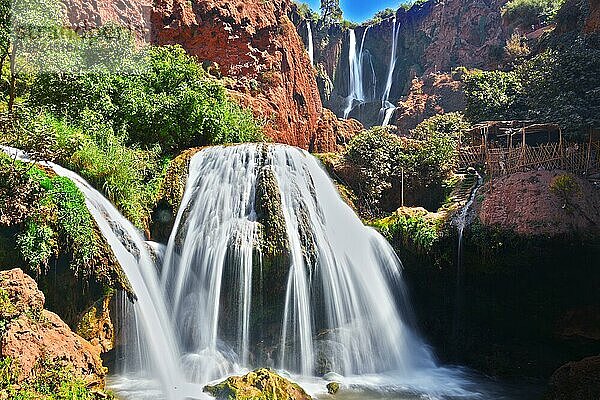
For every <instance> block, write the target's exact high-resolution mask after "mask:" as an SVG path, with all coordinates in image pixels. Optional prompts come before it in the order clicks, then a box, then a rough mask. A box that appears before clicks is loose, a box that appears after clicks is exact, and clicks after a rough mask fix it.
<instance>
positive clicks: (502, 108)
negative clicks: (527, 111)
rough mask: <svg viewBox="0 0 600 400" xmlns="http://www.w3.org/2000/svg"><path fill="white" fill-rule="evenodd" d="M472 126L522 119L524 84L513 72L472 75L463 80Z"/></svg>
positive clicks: (480, 72)
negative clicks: (490, 121)
mask: <svg viewBox="0 0 600 400" xmlns="http://www.w3.org/2000/svg"><path fill="white" fill-rule="evenodd" d="M464 82H465V96H466V98H467V108H466V110H465V115H466V116H467V117H468V118H469V120H470V121H472V122H480V121H489V120H502V119H518V118H520V117H521V116H522V115H523V106H522V102H523V97H522V92H523V83H522V82H521V80H520V79H519V76H518V75H517V74H516V73H515V72H504V71H479V70H475V71H471V72H469V73H468V74H467V75H465V77H464Z"/></svg>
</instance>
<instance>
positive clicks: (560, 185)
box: [550, 174, 581, 207]
mask: <svg viewBox="0 0 600 400" xmlns="http://www.w3.org/2000/svg"><path fill="white" fill-rule="evenodd" d="M550 191H551V192H552V193H554V194H555V195H556V196H558V197H559V198H560V199H561V201H562V202H563V204H564V205H563V207H567V206H568V205H570V203H571V199H572V198H573V196H575V195H577V194H578V193H580V192H581V188H580V187H579V184H578V183H577V181H576V180H575V178H574V177H573V176H572V175H568V174H562V175H558V176H556V177H555V178H554V179H552V182H550Z"/></svg>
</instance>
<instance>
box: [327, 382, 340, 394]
mask: <svg viewBox="0 0 600 400" xmlns="http://www.w3.org/2000/svg"><path fill="white" fill-rule="evenodd" d="M339 390H340V384H339V383H337V382H329V383H328V384H327V393H329V394H336V393H337V392H338V391H339Z"/></svg>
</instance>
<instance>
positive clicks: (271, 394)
mask: <svg viewBox="0 0 600 400" xmlns="http://www.w3.org/2000/svg"><path fill="white" fill-rule="evenodd" d="M204 391H205V392H208V393H210V394H211V395H212V396H214V397H215V398H217V399H218V400H250V399H253V400H283V399H294V400H311V397H310V396H309V395H308V394H306V392H305V391H304V389H302V388H301V387H300V386H298V385H297V384H295V383H293V382H291V381H289V380H287V379H285V378H282V377H281V376H279V375H277V374H276V373H275V372H274V371H272V370H270V369H264V368H263V369H257V370H255V371H253V372H249V373H248V374H246V375H244V376H232V377H230V378H228V379H227V380H225V381H223V382H221V383H219V384H217V385H214V386H211V385H208V386H206V387H205V388H204Z"/></svg>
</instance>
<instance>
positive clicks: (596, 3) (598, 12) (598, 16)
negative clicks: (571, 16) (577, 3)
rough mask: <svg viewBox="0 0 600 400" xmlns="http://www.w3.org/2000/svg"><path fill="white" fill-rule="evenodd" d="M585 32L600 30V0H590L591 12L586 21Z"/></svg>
mask: <svg viewBox="0 0 600 400" xmlns="http://www.w3.org/2000/svg"><path fill="white" fill-rule="evenodd" d="M584 32H585V33H597V32H600V0H590V14H589V15H588V18H587V19H586V21H585V28H584Z"/></svg>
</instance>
